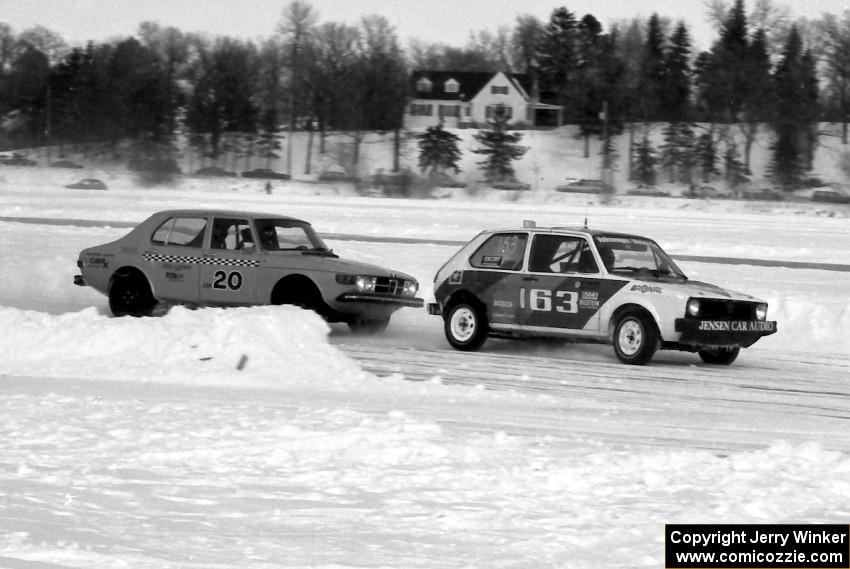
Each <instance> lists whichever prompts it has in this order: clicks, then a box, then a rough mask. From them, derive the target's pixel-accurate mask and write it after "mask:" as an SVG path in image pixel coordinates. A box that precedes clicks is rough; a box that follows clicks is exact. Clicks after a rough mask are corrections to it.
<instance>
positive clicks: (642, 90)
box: [638, 14, 665, 121]
mask: <svg viewBox="0 0 850 569" xmlns="http://www.w3.org/2000/svg"><path fill="white" fill-rule="evenodd" d="M664 77H665V70H664V34H663V32H662V30H661V20H660V18H659V17H658V14H653V15H652V16H651V17H650V18H649V23H648V24H647V32H646V41H645V42H644V50H643V59H642V60H641V63H640V79H639V83H638V97H639V102H638V104H639V106H640V108H639V113H640V115H639V116H640V118H641V119H643V120H644V121H653V120H657V119H658V118H659V114H660V111H661V93H662V91H663V90H664Z"/></svg>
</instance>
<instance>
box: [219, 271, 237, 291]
mask: <svg viewBox="0 0 850 569" xmlns="http://www.w3.org/2000/svg"><path fill="white" fill-rule="evenodd" d="M213 288H215V289H219V290H228V289H230V290H239V289H240V288H242V273H240V272H239V271H230V272H229V273H226V272H224V271H216V272H215V273H214V274H213Z"/></svg>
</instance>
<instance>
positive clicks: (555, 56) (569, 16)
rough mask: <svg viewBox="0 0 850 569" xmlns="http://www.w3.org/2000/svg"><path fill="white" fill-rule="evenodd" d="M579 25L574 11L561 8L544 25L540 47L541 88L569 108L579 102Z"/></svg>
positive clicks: (547, 94)
mask: <svg viewBox="0 0 850 569" xmlns="http://www.w3.org/2000/svg"><path fill="white" fill-rule="evenodd" d="M577 26H578V24H577V22H576V18H575V15H574V14H573V13H572V12H570V11H569V10H567V9H566V8H563V7H562V8H557V9H556V10H555V11H553V12H552V15H551V17H550V19H549V22H548V23H547V24H546V26H545V27H544V28H543V37H542V39H541V41H540V44H539V45H538V47H537V76H538V78H539V80H540V90H541V92H542V93H543V94H544V95H545V96H546V97H547V98H549V97H551V98H552V99H554V101H555V103H557V104H559V105H564V106H565V107H566V108H568V109H573V108H575V106H576V100H575V96H574V91H575V82H574V78H575V74H576V70H577V67H578V56H577V42H578V39H577V36H578V31H577Z"/></svg>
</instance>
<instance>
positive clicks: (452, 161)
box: [417, 124, 461, 176]
mask: <svg viewBox="0 0 850 569" xmlns="http://www.w3.org/2000/svg"><path fill="white" fill-rule="evenodd" d="M417 138H418V139H419V169H420V170H421V171H422V173H423V174H427V175H429V176H433V175H436V174H442V173H443V172H445V171H446V170H448V169H452V170H454V172H455V174H457V173H458V172H460V169H459V168H458V166H457V163H458V162H459V161H460V158H461V152H460V149H459V148H458V144H459V143H460V137H458V136H457V135H456V134H453V133H451V132H449V131H447V130H445V129H443V125H442V124H438V125H437V126H431V127H428V128H427V129H426V130H425V132H424V133H422V134H420V135H419V136H417Z"/></svg>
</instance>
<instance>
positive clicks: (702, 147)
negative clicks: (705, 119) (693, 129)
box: [695, 126, 720, 182]
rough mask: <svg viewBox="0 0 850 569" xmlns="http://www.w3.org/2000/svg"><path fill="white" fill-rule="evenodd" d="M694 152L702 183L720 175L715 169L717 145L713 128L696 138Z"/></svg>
mask: <svg viewBox="0 0 850 569" xmlns="http://www.w3.org/2000/svg"><path fill="white" fill-rule="evenodd" d="M695 150H696V157H697V164H698V166H699V169H700V173H701V174H702V181H703V182H708V181H709V180H711V177H712V176H714V175H717V174H719V173H720V172H719V171H718V169H717V143H716V142H715V140H714V128H713V126H712V127H711V128H709V129H708V130H707V131H705V132H704V133H703V134H701V135H700V136H698V137H697V141H696V148H695Z"/></svg>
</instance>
